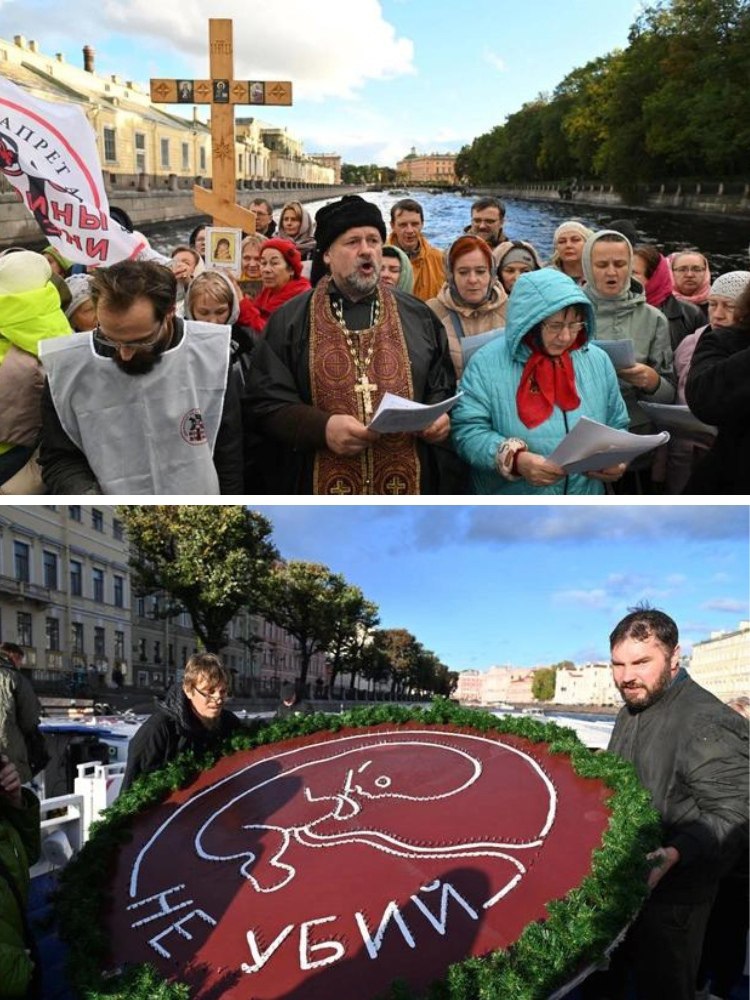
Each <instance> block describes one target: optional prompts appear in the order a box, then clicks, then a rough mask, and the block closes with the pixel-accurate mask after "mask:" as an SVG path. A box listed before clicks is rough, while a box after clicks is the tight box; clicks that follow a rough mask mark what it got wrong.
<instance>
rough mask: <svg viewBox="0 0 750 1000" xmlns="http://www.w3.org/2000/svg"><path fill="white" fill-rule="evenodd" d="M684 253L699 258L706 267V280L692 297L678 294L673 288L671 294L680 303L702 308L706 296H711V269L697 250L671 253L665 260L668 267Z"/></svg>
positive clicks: (706, 298)
mask: <svg viewBox="0 0 750 1000" xmlns="http://www.w3.org/2000/svg"><path fill="white" fill-rule="evenodd" d="M684 253H694V254H696V255H697V256H698V257H700V258H701V260H702V261H703V263H704V264H705V265H706V280H705V281H704V282H703V284H702V285H701V287H700V288H699V289H698V291H697V292H693V294H692V295H683V294H682V292H679V291H678V290H677V289H676V288H675V290H674V293H673V294H674V297H675V298H676V299H679V300H680V302H693V303H694V304H695V305H696V306H702V305H703V303H704V302H707V301H708V296H709V295H710V294H711V268H710V267H709V266H708V261H707V260H706V258H705V257H704V256H703V254H702V253H698V251H697V250H678V251H677V253H671V254H670V255H669V257H668V258H667V260H668V261H669V266H670V267H671V266H672V264H673V262H674V259H675V257H681V256H682V255H683V254H684Z"/></svg>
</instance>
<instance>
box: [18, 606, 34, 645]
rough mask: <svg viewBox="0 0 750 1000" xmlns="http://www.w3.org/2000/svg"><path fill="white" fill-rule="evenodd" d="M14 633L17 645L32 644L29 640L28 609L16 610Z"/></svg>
mask: <svg viewBox="0 0 750 1000" xmlns="http://www.w3.org/2000/svg"><path fill="white" fill-rule="evenodd" d="M16 635H17V636H18V645H19V646H33V645H34V644H33V642H32V641H31V615H30V614H29V612H28V611H17V612H16Z"/></svg>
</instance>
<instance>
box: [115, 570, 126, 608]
mask: <svg viewBox="0 0 750 1000" xmlns="http://www.w3.org/2000/svg"><path fill="white" fill-rule="evenodd" d="M114 581H115V588H114V604H115V607H116V608H124V607H125V580H124V578H123V577H121V576H115V578H114Z"/></svg>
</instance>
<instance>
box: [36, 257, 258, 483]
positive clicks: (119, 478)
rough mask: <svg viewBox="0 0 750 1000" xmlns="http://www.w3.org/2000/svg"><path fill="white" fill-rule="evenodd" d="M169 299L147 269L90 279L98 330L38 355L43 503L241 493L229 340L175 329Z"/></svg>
mask: <svg viewBox="0 0 750 1000" xmlns="http://www.w3.org/2000/svg"><path fill="white" fill-rule="evenodd" d="M176 294H177V282H176V279H175V276H174V274H173V273H172V272H171V271H170V270H169V269H168V268H166V267H163V266H162V265H161V264H157V263H155V262H153V261H132V260H124V261H120V262H119V263H117V264H113V265H112V267H106V268H100V269H98V270H97V271H96V273H95V274H94V276H93V278H92V286H91V297H92V301H93V302H94V306H95V308H96V317H97V325H96V327H95V328H94V329H93V330H92V331H91V332H88V333H75V334H72V335H71V336H69V337H58V338H54V339H55V340H56V341H57V346H56V347H55V348H49V349H41V352H42V353H41V356H42V361H43V364H44V367H45V370H46V373H47V382H46V385H45V389H44V394H43V396H42V443H41V451H40V455H39V464H40V465H41V466H42V471H43V478H44V482H45V485H46V486H47V489H48V490H49V492H50V493H105V494H115V493H117V494H128V493H135V494H141V495H142V494H160V495H162V494H208V495H217V494H219V493H224V494H226V493H242V492H243V489H244V483H243V469H242V421H241V414H240V401H239V383H238V382H237V376H236V374H234V373H233V372H232V370H231V367H230V335H231V330H230V328H229V327H228V326H217V325H216V324H213V323H198V322H192V321H186V320H182V319H180V318H179V317H178V316H176V315H175V300H176ZM51 342H52V341H51V340H50V341H47V343H48V344H50V343H51Z"/></svg>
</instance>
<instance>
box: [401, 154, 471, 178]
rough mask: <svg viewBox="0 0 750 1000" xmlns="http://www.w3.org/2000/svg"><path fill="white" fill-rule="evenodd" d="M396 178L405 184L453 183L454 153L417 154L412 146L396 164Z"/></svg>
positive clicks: (454, 173) (454, 175)
mask: <svg viewBox="0 0 750 1000" xmlns="http://www.w3.org/2000/svg"><path fill="white" fill-rule="evenodd" d="M396 174H397V177H398V180H399V181H401V182H404V183H406V184H437V185H455V184H457V183H458V179H457V178H456V154H455V153H429V154H428V155H425V156H418V155H417V153H416V150H415V149H414V148H412V151H411V153H409V155H408V156H405V157H404V159H403V160H399V161H398V163H397V164H396Z"/></svg>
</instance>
